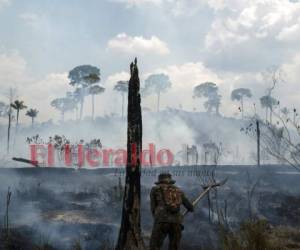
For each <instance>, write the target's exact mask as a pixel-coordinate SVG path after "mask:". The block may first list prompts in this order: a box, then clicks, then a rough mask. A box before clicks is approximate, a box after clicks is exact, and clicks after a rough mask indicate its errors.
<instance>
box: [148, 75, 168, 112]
mask: <svg viewBox="0 0 300 250" xmlns="http://www.w3.org/2000/svg"><path fill="white" fill-rule="evenodd" d="M171 86H172V83H171V81H170V79H169V76H167V75H165V74H152V75H150V76H149V77H148V78H147V79H146V80H145V86H144V88H143V94H144V95H145V96H146V95H152V94H156V95H157V112H158V111H159V105H160V95H161V93H165V92H166V91H167V90H168V89H169V88H171Z"/></svg>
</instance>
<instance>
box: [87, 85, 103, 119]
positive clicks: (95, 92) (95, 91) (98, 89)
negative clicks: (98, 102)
mask: <svg viewBox="0 0 300 250" xmlns="http://www.w3.org/2000/svg"><path fill="white" fill-rule="evenodd" d="M104 91H105V88H104V87H101V86H99V85H92V86H91V87H90V88H89V94H90V95H91V96H92V119H93V120H94V116H95V95H100V94H101V93H103V92H104Z"/></svg>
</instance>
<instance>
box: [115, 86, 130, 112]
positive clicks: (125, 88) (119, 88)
mask: <svg viewBox="0 0 300 250" xmlns="http://www.w3.org/2000/svg"><path fill="white" fill-rule="evenodd" d="M114 90H115V91H118V92H120V93H121V96H122V118H123V117H124V101H125V93H127V92H128V81H118V82H117V84H116V85H115V86H114Z"/></svg>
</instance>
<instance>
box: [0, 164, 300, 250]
mask: <svg viewBox="0 0 300 250" xmlns="http://www.w3.org/2000/svg"><path fill="white" fill-rule="evenodd" d="M212 169H213V167H212V166H197V167H196V166H192V167H191V166H189V167H176V168H175V167H172V168H147V169H144V170H143V174H142V226H143V233H144V238H145V241H146V242H147V241H148V240H149V237H150V232H151V227H152V217H151V214H150V204H149V201H150V199H149V193H150V189H151V187H152V186H153V183H154V182H155V181H156V179H157V175H158V174H159V173H160V172H165V171H169V172H171V173H172V174H173V177H174V179H175V180H176V181H177V185H178V186H179V187H181V188H182V189H183V191H184V192H185V193H186V195H187V196H188V197H189V198H190V199H194V198H196V197H197V195H198V194H199V193H200V192H201V191H202V187H201V185H202V184H205V182H207V181H209V174H210V172H211V170H212ZM226 177H228V182H227V183H226V185H225V186H223V187H221V188H219V189H218V191H217V192H215V191H212V192H211V193H210V199H211V210H210V211H209V208H208V200H207V197H206V198H205V199H203V200H202V201H201V202H200V204H199V206H198V207H197V208H196V211H195V213H194V214H188V215H187V216H186V218H185V230H184V232H183V239H182V244H183V246H184V249H216V248H218V247H219V242H220V241H219V236H220V231H219V229H220V226H219V224H220V223H221V224H223V225H226V226H228V227H230V228H231V229H236V228H238V226H239V224H240V222H242V221H244V220H247V219H248V218H249V217H251V218H260V219H265V220H267V221H268V222H269V223H270V224H271V225H274V226H279V225H280V226H289V227H292V228H293V229H294V230H297V229H298V226H299V218H300V216H299V215H300V212H299V207H300V206H299V205H300V199H299V197H300V196H299V193H300V182H299V177H300V175H299V172H296V171H294V170H293V169H291V168H289V167H287V166H263V167H261V168H257V167H254V166H218V167H217V168H216V179H218V180H221V179H223V178H226ZM123 179H124V170H123V169H112V168H111V169H98V170H84V169H80V170H74V169H60V168H23V169H0V216H1V217H0V218H4V216H5V197H6V192H7V188H8V187H10V188H11V190H12V200H11V205H10V207H9V221H10V228H11V234H10V237H11V238H10V241H9V244H12V245H11V249H34V247H36V246H41V245H45V246H47V247H48V249H50V245H51V247H52V248H53V249H72V247H74V245H76V244H77V245H78V244H80V245H81V247H82V249H88V250H93V249H101V246H103V247H104V245H110V244H112V243H113V242H114V241H115V240H116V237H117V233H118V227H119V223H120V219H121V205H122V192H123V183H124V181H123ZM1 225H3V223H2V220H1ZM5 232H6V231H4V233H3V232H2V233H1V242H0V245H1V246H0V249H3V248H4V247H5V244H8V243H7V240H6V238H5V237H6V235H5ZM3 237H4V238H3ZM14 244H15V245H14ZM18 245H22V248H18Z"/></svg>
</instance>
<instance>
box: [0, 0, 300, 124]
mask: <svg viewBox="0 0 300 250" xmlns="http://www.w3.org/2000/svg"><path fill="white" fill-rule="evenodd" d="M134 57H137V58H138V65H139V69H140V78H141V84H142V85H143V84H144V80H145V79H146V77H147V76H149V75H150V74H153V73H165V74H167V75H168V76H169V77H170V80H171V82H172V88H171V89H170V90H169V91H168V92H167V93H165V94H163V95H162V98H161V106H162V108H163V109H164V108H166V107H175V108H178V107H182V108H183V109H185V110H189V111H192V110H197V111H204V108H203V105H202V104H203V101H201V100H198V99H193V98H192V95H193V87H194V86H196V85H197V84H200V83H203V82H206V81H211V82H215V83H216V84H217V85H218V87H219V91H220V94H221V95H222V100H221V102H222V106H221V109H220V111H221V113H222V114H223V115H225V116H234V115H238V103H235V102H232V101H231V100H230V94H231V91H232V90H233V89H235V88H240V87H246V88H249V89H250V90H251V91H252V93H253V98H251V99H249V100H247V101H246V103H245V109H246V112H248V113H251V112H253V103H256V104H257V105H256V106H257V107H258V106H259V97H261V96H262V95H265V94H266V91H267V88H269V87H270V86H271V83H270V81H269V79H268V78H265V77H263V74H262V73H263V72H265V71H267V70H268V69H270V68H272V67H277V68H278V69H280V71H281V72H282V76H283V77H282V78H283V81H281V82H280V83H279V84H278V86H277V87H276V89H275V91H274V93H273V95H274V97H275V98H277V99H280V101H281V105H282V106H286V107H288V108H290V109H291V108H293V107H296V108H297V107H300V98H299V97H300V85H299V83H300V2H299V1H296V0H293V1H292V0H89V1H83V0H73V1H68V0H26V1H25V0H0V86H1V90H0V91H1V92H0V100H1V101H6V102H7V97H6V93H7V92H8V89H9V88H10V87H14V88H15V89H16V90H17V91H16V98H18V99H21V100H24V101H25V103H26V104H27V106H28V107H30V108H37V109H38V110H39V115H38V118H37V120H38V121H40V122H42V121H47V120H49V119H54V120H58V119H59V118H60V115H59V112H58V111H57V110H55V109H54V108H53V107H51V106H50V102H51V101H52V100H53V99H54V98H57V97H63V96H65V93H66V91H72V90H73V87H72V86H70V85H69V80H68V72H69V71H70V70H71V69H73V68H74V67H76V66H78V65H83V64H90V65H94V66H97V67H99V68H100V71H101V84H102V85H103V86H104V87H105V88H106V91H105V92H104V93H103V94H102V95H99V96H97V98H96V114H97V115H102V116H103V115H109V114H110V113H120V112H121V97H120V95H119V94H118V93H115V92H114V91H113V86H114V84H115V83H116V82H117V81H119V80H128V78H129V74H128V72H129V64H130V62H131V61H132V60H133V59H134ZM90 102H91V100H90V98H87V99H86V105H85V115H90V114H91V107H90V106H91V105H90ZM142 105H143V107H147V108H150V109H152V110H155V97H154V96H149V97H147V98H144V99H143V100H142ZM66 117H67V118H72V117H73V118H74V114H72V113H70V114H68V115H67V116H66ZM21 121H23V122H29V121H30V119H29V118H28V117H25V116H24V114H21Z"/></svg>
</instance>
